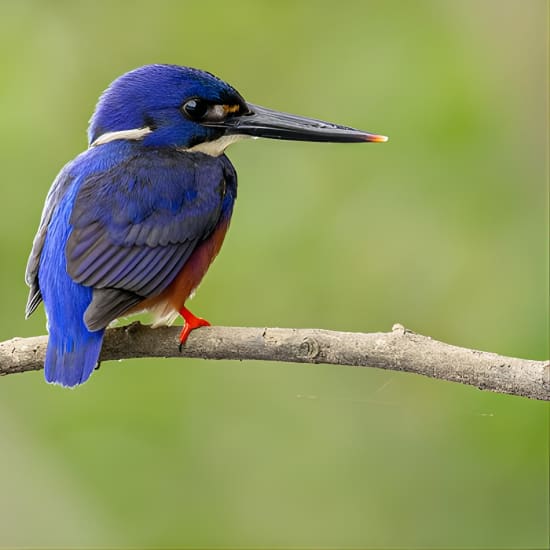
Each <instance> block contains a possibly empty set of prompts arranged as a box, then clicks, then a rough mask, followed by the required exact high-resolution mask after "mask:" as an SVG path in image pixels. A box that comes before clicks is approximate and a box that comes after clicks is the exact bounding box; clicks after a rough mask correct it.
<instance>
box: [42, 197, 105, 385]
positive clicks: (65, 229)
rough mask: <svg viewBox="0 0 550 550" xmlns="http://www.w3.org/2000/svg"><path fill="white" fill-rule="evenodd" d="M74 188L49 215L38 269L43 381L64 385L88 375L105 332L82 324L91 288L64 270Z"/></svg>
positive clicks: (89, 299)
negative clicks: (45, 335) (44, 330)
mask: <svg viewBox="0 0 550 550" xmlns="http://www.w3.org/2000/svg"><path fill="white" fill-rule="evenodd" d="M76 191H77V186H73V188H71V189H70V190H69V192H68V193H67V195H66V196H65V197H64V198H63V200H62V201H61V203H60V204H59V206H58V208H57V210H56V211H55V212H54V214H53V216H52V219H51V221H50V225H49V227H48V232H47V235H46V238H45V240H44V247H43V249H42V255H41V258H40V267H39V271H38V279H39V282H40V292H41V294H42V298H43V300H44V306H45V308H46V316H47V318H48V332H49V334H50V339H49V341H48V349H47V351H46V361H45V364H44V373H45V376H46V381H47V382H50V383H52V384H59V385H61V386H67V387H73V386H77V385H78V384H82V383H84V382H86V380H88V378H90V375H91V374H92V371H93V370H94V368H95V366H96V365H97V362H98V359H99V353H100V351H101V344H102V342H103V334H104V332H105V329H101V330H97V331H94V332H91V331H89V330H88V328H87V327H86V325H85V324H84V312H85V311H86V308H87V307H88V306H89V305H90V302H91V301H92V294H93V289H91V288H89V287H85V286H83V285H80V284H78V283H75V282H74V281H73V280H72V279H71V278H70V277H69V275H68V274H67V270H66V265H65V264H66V261H65V253H64V250H65V246H66V244H67V239H68V238H69V233H70V226H69V216H70V213H71V204H72V200H73V199H74V195H75V193H76Z"/></svg>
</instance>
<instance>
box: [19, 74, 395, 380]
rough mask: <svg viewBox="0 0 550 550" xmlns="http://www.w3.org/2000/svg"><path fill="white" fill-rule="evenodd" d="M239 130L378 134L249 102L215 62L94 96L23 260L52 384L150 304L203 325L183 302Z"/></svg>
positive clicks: (77, 373) (279, 135)
mask: <svg viewBox="0 0 550 550" xmlns="http://www.w3.org/2000/svg"><path fill="white" fill-rule="evenodd" d="M245 137H266V138H274V139H287V140H302V141H332V142H365V141H375V142H376V141H378V142H380V141H386V139H387V138H385V137H384V136H379V135H375V134H369V133H366V132H362V131H360V130H355V129H353V128H348V127H345V126H338V125H336V124H330V123H328V122H323V121H319V120H314V119H309V118H304V117H300V116H295V115H290V114H286V113H281V112H277V111H272V110H270V109H266V108H264V107H259V106H257V105H253V104H250V103H247V102H246V101H245V100H244V99H243V97H242V96H241V95H240V94H239V93H238V92H237V91H236V90H235V89H234V88H233V87H232V86H230V85H229V84H227V83H225V82H223V81H222V80H220V79H218V78H217V77H215V76H213V75H212V74H210V73H207V72H204V71H201V70H197V69H192V68H189V67H180V66H176V65H147V66H144V67H141V68H138V69H136V70H134V71H131V72H129V73H126V74H124V75H122V76H121V77H119V78H118V79H116V80H115V81H114V82H113V83H112V84H111V85H110V86H109V87H108V88H107V90H106V91H105V92H104V93H103V94H102V96H101V97H100V99H99V101H98V104H97V106H96V109H95V112H94V114H93V116H92V118H91V121H90V126H89V129H88V143H89V147H88V149H87V150H86V151H84V152H83V153H81V154H80V155H79V156H77V157H76V158H75V159H74V160H72V161H71V162H69V163H68V164H67V165H66V166H65V167H64V168H63V169H62V170H61V172H60V173H59V175H58V176H57V178H56V179H55V181H54V183H53V185H52V187H51V189H50V191H49V193H48V195H47V198H46V202H45V206H44V210H43V213H42V218H41V221H40V225H39V227H38V232H37V234H36V237H35V238H34V242H33V247H32V251H31V254H30V257H29V260H28V264H27V270H26V275H25V280H26V282H27V284H28V285H29V287H30V293H29V299H28V302H27V307H26V316H27V317H28V316H29V315H31V314H32V313H33V312H34V311H35V309H36V308H37V306H38V305H39V304H40V302H41V301H42V300H43V301H44V306H45V309H46V315H47V319H48V332H49V342H48V348H47V352H46V360H45V369H44V370H45V378H46V381H47V382H50V383H54V384H60V385H62V386H68V387H72V386H76V385H78V384H82V383H83V382H85V381H86V380H87V379H88V378H89V377H90V375H91V373H92V371H93V370H94V368H95V367H96V365H97V364H98V359H99V354H100V351H101V345H102V341H103V335H104V332H105V328H106V327H107V326H108V325H109V323H111V322H112V321H114V320H115V319H117V318H119V317H125V316H127V315H131V314H134V313H137V312H140V311H150V312H152V313H153V315H154V318H155V325H158V324H165V323H170V322H172V321H173V320H174V319H175V318H176V317H177V316H178V314H179V315H181V316H182V317H183V319H184V321H185V325H184V328H183V330H182V332H181V336H180V346H181V345H182V344H184V343H185V340H186V338H187V336H188V335H189V333H190V331H191V330H193V329H194V328H197V327H199V326H204V325H208V324H209V323H208V322H207V321H205V320H204V319H201V318H199V317H195V316H194V315H193V314H192V313H191V312H190V311H189V310H188V309H187V308H186V307H185V302H186V300H187V298H188V297H189V296H190V295H191V294H192V292H193V290H194V289H195V288H196V287H197V286H198V284H199V283H200V281H201V279H202V278H203V276H204V274H205V273H206V271H207V269H208V267H209V266H210V264H211V262H212V261H213V259H214V258H215V257H216V255H217V253H218V251H219V250H220V247H221V245H222V243H223V240H224V237H225V233H226V231H227V228H228V226H229V221H230V219H231V214H232V211H233V205H234V202H235V198H236V196H237V175H236V173H235V169H234V168H233V166H232V164H231V163H230V162H229V160H228V158H227V157H226V156H225V154H224V151H225V149H226V148H227V146H228V145H230V144H231V143H233V142H235V141H237V140H239V139H242V138H245Z"/></svg>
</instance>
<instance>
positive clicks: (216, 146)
mask: <svg viewBox="0 0 550 550" xmlns="http://www.w3.org/2000/svg"><path fill="white" fill-rule="evenodd" d="M250 137H251V136H244V135H242V134H234V135H230V136H222V137H221V138H218V139H215V140H213V141H204V142H202V143H199V144H198V145H195V146H193V147H190V148H189V149H180V150H181V151H186V152H188V153H204V154H205V155H210V156H211V157H219V156H220V155H221V154H222V153H223V152H224V151H225V150H226V149H227V147H229V146H230V145H231V144H232V143H235V142H236V141H240V140H241V139H247V138H250Z"/></svg>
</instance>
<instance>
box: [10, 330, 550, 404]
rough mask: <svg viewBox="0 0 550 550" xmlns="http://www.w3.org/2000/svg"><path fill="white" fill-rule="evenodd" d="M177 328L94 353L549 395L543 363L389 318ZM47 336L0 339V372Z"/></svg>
mask: <svg viewBox="0 0 550 550" xmlns="http://www.w3.org/2000/svg"><path fill="white" fill-rule="evenodd" d="M179 330H180V329H179V328H178V327H171V328H168V327H165V328H158V329H151V328H150V327H147V326H143V325H141V324H139V323H133V324H131V325H128V326H126V327H121V328H115V329H110V330H107V332H106V335H105V342H104V345H103V351H102V353H101V360H102V361H108V360H113V359H130V358H135V357H195V358H202V359H237V360H251V359H259V360H263V361H285V362H289V363H325V364H331V365H349V366H356V367H367V366H368V367H376V368H381V369H389V370H397V371H405V372H413V373H416V374H422V375H424V376H429V377H430V378H439V379H442V380H450V381H453V382H460V383H461V384H469V385H471V386H476V387H478V388H480V389H484V390H490V391H494V392H499V393H508V394H513V395H519V396H524V397H530V398H532V399H541V400H545V401H548V400H550V363H549V362H548V361H532V360H528V359H517V358H513V357H504V356H502V355H497V354H495V353H488V352H484V351H477V350H472V349H466V348H460V347H457V346H451V345H449V344H445V343H443V342H438V341H437V340H432V339H431V338H429V337H427V336H422V335H420V334H416V333H414V332H411V331H409V330H406V329H405V328H403V327H402V326H401V325H394V327H393V329H392V331H391V332H376V333H369V334H364V333H354V332H334V331H330V330H320V329H282V328H236V327H204V328H200V329H197V330H194V331H193V332H192V333H191V335H190V336H189V339H188V341H187V343H186V344H185V346H184V349H183V351H182V352H181V353H180V352H179V351H178V346H177V336H178V334H179ZM46 344H47V337H46V336H37V337H33V338H13V339H12V340H7V341H6V342H2V343H0V375H6V374H13V373H16V372H25V371H30V370H38V369H41V368H42V367H43V364H44V355H45V351H46Z"/></svg>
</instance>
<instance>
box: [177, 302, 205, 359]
mask: <svg viewBox="0 0 550 550" xmlns="http://www.w3.org/2000/svg"><path fill="white" fill-rule="evenodd" d="M179 314H180V315H181V316H182V317H183V320H184V321H185V325H184V326H183V330H182V331H181V333H180V345H179V348H180V351H181V348H182V347H183V344H185V341H186V340H187V337H188V336H189V334H190V333H191V331H192V330H193V329H196V328H198V327H209V326H210V323H209V322H208V321H207V320H206V319H201V318H200V317H195V316H194V315H193V314H192V313H191V312H190V311H189V310H188V309H187V308H186V307H182V308H181V309H180V310H179Z"/></svg>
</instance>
